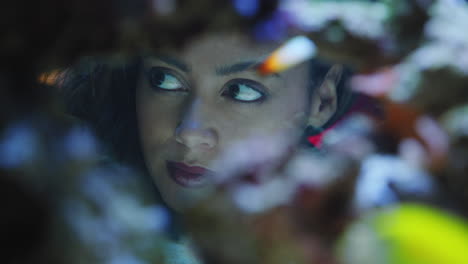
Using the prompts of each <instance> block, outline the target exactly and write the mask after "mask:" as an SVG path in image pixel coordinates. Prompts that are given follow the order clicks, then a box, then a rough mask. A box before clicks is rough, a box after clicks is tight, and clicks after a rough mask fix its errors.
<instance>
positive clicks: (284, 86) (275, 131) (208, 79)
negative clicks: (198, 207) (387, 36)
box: [136, 34, 308, 211]
mask: <svg viewBox="0 0 468 264" xmlns="http://www.w3.org/2000/svg"><path fill="white" fill-rule="evenodd" d="M274 48H276V47H274V46H264V45H259V44H256V43H253V42H251V41H250V40H249V39H248V38H247V37H244V36H242V35H240V34H229V35H227V34H226V35H223V34H218V35H210V36H204V37H201V38H200V39H197V40H195V41H194V42H192V43H191V44H190V45H187V46H186V48H184V49H182V50H179V51H177V52H171V51H167V52H163V53H161V55H159V56H153V57H148V58H146V59H145V62H144V70H143V72H142V73H141V76H140V80H139V83H138V88H137V97H136V98H137V99H136V100H137V117H138V123H139V131H140V137H141V145H142V151H143V155H144V158H145V162H146V165H147V167H148V171H149V173H150V174H151V176H152V177H153V179H154V181H155V183H156V185H157V187H158V189H159V191H160V193H161V195H162V197H163V199H164V201H165V202H166V203H167V204H168V205H169V206H170V207H172V208H173V209H175V210H177V211H181V210H183V209H184V208H186V207H187V206H188V205H190V204H192V203H193V202H196V201H197V200H199V199H200V198H201V197H202V196H203V195H204V194H205V193H206V192H207V191H210V189H212V188H213V182H212V174H213V173H216V172H214V171H212V170H213V163H212V162H213V161H214V160H215V159H216V157H217V156H218V155H219V154H221V153H224V152H226V151H227V150H228V149H229V147H230V146H232V145H233V144H234V143H236V142H239V141H241V140H244V139H248V138H251V137H259V136H267V135H280V134H284V135H289V136H290V137H293V138H294V137H297V139H298V138H299V136H298V135H299V134H300V132H301V131H302V130H303V129H304V125H305V124H304V122H303V118H301V117H304V112H306V109H307V102H308V100H307V97H308V90H307V89H308V88H307V87H308V78H307V66H305V65H302V66H299V67H295V68H294V69H292V70H289V71H286V72H282V73H280V74H277V75H270V76H260V75H259V74H257V73H256V72H255V65H256V64H257V63H258V62H260V61H261V60H262V59H264V58H265V56H266V55H268V54H269V53H270V52H271V51H272V50H273V49H274ZM290 139H291V138H290ZM295 140H296V139H294V140H293V141H295ZM296 142H297V141H296Z"/></svg>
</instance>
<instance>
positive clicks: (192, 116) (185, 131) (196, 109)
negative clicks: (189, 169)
mask: <svg viewBox="0 0 468 264" xmlns="http://www.w3.org/2000/svg"><path fill="white" fill-rule="evenodd" d="M202 107H203V106H202V105H201V102H200V100H194V101H193V103H192V105H191V107H190V108H189V109H188V111H187V112H186V113H185V115H184V116H183V118H182V121H181V122H180V123H179V125H178V126H177V128H176V131H175V138H176V141H177V142H179V143H181V144H183V145H185V146H187V147H188V148H192V149H193V148H202V149H205V150H209V149H213V148H214V147H216V145H217V143H218V134H217V133H216V131H215V129H213V128H211V127H209V126H208V125H207V122H206V121H207V116H206V115H204V114H203V113H202V112H203V111H202V110H203V109H202Z"/></svg>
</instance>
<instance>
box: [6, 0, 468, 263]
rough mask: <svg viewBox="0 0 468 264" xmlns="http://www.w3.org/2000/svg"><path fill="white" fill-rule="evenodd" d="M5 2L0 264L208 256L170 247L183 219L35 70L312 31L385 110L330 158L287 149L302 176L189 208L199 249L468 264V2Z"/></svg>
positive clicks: (213, 257) (228, 254) (309, 259)
mask: <svg viewBox="0 0 468 264" xmlns="http://www.w3.org/2000/svg"><path fill="white" fill-rule="evenodd" d="M0 7H1V8H0V20H1V21H2V23H1V24H0V25H1V29H2V30H1V42H0V57H1V59H0V85H1V88H0V107H1V108H2V109H1V110H2V111H1V113H0V174H1V177H0V181H1V182H2V183H1V184H0V202H1V204H2V205H3V206H2V207H1V208H2V215H1V218H0V232H1V236H0V240H1V241H2V242H1V247H2V250H1V251H0V252H2V253H1V254H0V261H1V262H2V263H31V262H34V263H163V262H167V263H179V262H177V261H179V260H177V256H178V255H183V256H185V257H184V258H186V261H192V262H184V263H196V260H195V258H197V257H195V256H192V253H191V252H187V249H186V248H183V247H180V245H177V244H173V243H171V242H168V241H169V240H170V235H168V234H171V233H173V232H171V230H172V229H173V226H175V225H178V224H179V223H177V221H178V219H176V217H174V215H173V214H171V212H168V211H167V209H165V208H164V207H162V206H160V205H158V204H157V203H156V202H155V199H154V197H153V195H152V193H153V190H152V187H149V186H152V184H151V183H149V182H147V181H148V180H145V179H144V178H143V177H139V176H138V175H137V173H134V172H132V171H131V170H130V169H128V168H125V167H124V166H121V165H116V164H113V163H112V162H109V163H103V162H101V161H100V160H99V155H98V153H99V148H100V146H99V143H98V141H97V140H96V139H95V137H94V135H93V133H92V132H91V131H89V130H87V129H86V128H82V127H80V126H77V125H76V124H75V122H73V120H70V119H69V117H67V116H65V115H63V114H62V110H63V109H62V105H61V103H60V101H59V100H58V99H57V96H56V90H55V88H54V87H51V86H48V85H45V84H44V79H40V78H39V77H40V76H41V74H42V73H44V72H49V71H50V70H53V69H61V68H65V67H67V66H69V65H70V64H72V63H73V62H75V61H76V60H77V58H79V57H80V56H82V55H99V56H104V55H111V56H113V57H115V58H116V61H119V60H120V59H124V58H125V57H126V56H128V55H132V54H134V53H136V52H138V51H139V50H142V49H148V48H150V49H158V48H162V47H165V46H167V45H171V46H178V45H182V44H183V43H184V42H186V41H189V40H190V39H191V38H192V37H194V36H197V35H199V34H201V33H203V32H209V31H212V30H217V29H218V28H233V29H240V30H245V31H247V32H250V33H251V34H252V36H253V37H254V38H256V39H259V40H262V41H263V40H274V41H284V40H286V38H287V37H288V36H290V35H292V34H298V33H299V34H304V35H307V36H309V37H310V38H311V39H312V40H313V41H314V42H315V43H316V44H317V46H318V51H319V55H321V56H323V57H325V58H328V59H332V60H336V61H343V62H346V63H349V64H351V65H353V66H354V68H355V69H356V72H357V74H356V75H355V76H354V77H353V79H352V80H351V87H352V88H353V89H354V90H355V91H356V92H358V93H361V94H365V95H367V96H368V97H372V98H375V99H376V100H378V101H379V102H380V103H381V105H382V106H383V108H384V110H385V119H384V120H376V119H372V118H371V117H369V116H367V115H365V114H362V113H359V112H357V113H354V114H352V115H351V116H350V117H348V118H347V120H345V121H344V122H342V123H340V125H339V126H338V127H337V128H336V129H335V130H334V131H332V132H330V133H328V134H327V136H326V138H325V141H324V145H325V146H326V147H327V149H328V152H329V153H328V155H327V156H326V157H310V158H309V157H308V158H307V159H305V158H303V157H302V156H301V155H299V156H297V157H294V158H292V159H293V160H292V161H291V164H293V165H291V167H290V168H286V169H285V170H284V171H283V172H282V173H284V174H285V175H295V176H296V177H289V178H288V177H283V178H284V180H283V181H280V182H270V183H268V184H265V185H264V186H250V185H248V184H244V183H238V182H234V183H231V182H226V183H222V185H223V188H221V190H220V191H219V192H216V193H214V194H213V197H214V198H215V199H210V200H209V201H211V202H208V201H207V202H206V203H204V204H203V205H201V206H199V207H197V208H194V209H193V210H192V211H191V212H189V213H188V214H187V215H186V216H185V217H184V219H185V220H186V221H185V222H186V223H185V226H186V229H187V233H189V234H191V236H192V237H193V241H194V242H193V243H194V244H196V245H198V246H197V248H198V255H199V257H200V258H201V259H203V260H204V261H205V262H206V263H359V264H364V263H431V264H432V263H434V264H435V263H440V264H442V263H444V264H445V263H450V264H462V263H468V257H467V256H466V252H468V242H467V240H468V238H467V236H468V231H467V228H468V224H467V223H468V220H467V217H468V208H467V206H468V191H467V188H468V158H466V157H467V155H468V117H467V116H468V90H467V89H466V84H468V34H466V33H465V32H466V29H467V28H468V4H467V3H466V2H465V1H457V0H426V1H423V0H408V1H403V0H395V1H344V0H343V1H312V0H290V1H287V0H283V1H255V0H252V1H241V0H233V1H215V0H202V1H190V0H187V1H173V0H154V1H146V0H133V1H126V0H119V1H115V0H103V1H74V0H72V1H56V0H46V1H40V2H37V1H36V2H34V1H32V2H31V1H29V2H27V1H9V2H5V1H4V2H3V3H2V4H0ZM116 54H117V55H116ZM42 77H43V76H42ZM43 78H44V77H43ZM38 80H41V82H39V81H38ZM265 144H266V145H267V144H271V142H266V143H265ZM260 146H261V145H260ZM260 149H261V148H260ZM262 154H264V155H268V153H262ZM96 164H99V166H97V165H96ZM319 167H320V168H322V169H320V170H317V169H316V168H319ZM308 168H313V169H308ZM305 178H307V180H304V179H305ZM324 179H327V180H324ZM278 186H281V188H279V187H278ZM272 193H273V194H272ZM246 195H247V196H248V197H249V199H248V201H245V199H241V198H240V197H245V196H246ZM180 263H182V262H180Z"/></svg>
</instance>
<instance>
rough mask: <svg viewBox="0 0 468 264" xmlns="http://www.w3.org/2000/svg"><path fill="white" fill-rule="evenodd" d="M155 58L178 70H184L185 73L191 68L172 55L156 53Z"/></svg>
mask: <svg viewBox="0 0 468 264" xmlns="http://www.w3.org/2000/svg"><path fill="white" fill-rule="evenodd" d="M155 58H156V59H158V60H160V61H162V62H164V63H167V64H169V65H171V66H174V67H176V68H179V70H181V71H183V72H186V73H189V72H190V71H191V70H192V69H191V68H190V66H189V65H187V64H186V63H185V62H183V61H181V60H179V59H178V58H176V57H173V56H169V55H161V54H159V55H156V56H155Z"/></svg>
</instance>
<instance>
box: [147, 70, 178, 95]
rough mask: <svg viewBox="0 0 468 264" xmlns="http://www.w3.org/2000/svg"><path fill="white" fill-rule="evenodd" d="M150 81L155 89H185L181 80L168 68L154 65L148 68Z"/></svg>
mask: <svg viewBox="0 0 468 264" xmlns="http://www.w3.org/2000/svg"><path fill="white" fill-rule="evenodd" d="M149 77H150V83H151V85H152V86H153V87H154V88H156V89H161V90H169V91H181V90H186V89H185V87H184V85H183V83H182V81H180V80H179V79H178V78H177V77H176V76H175V74H173V73H171V72H170V71H169V70H165V69H162V68H159V67H154V68H152V69H151V70H150V76H149Z"/></svg>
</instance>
